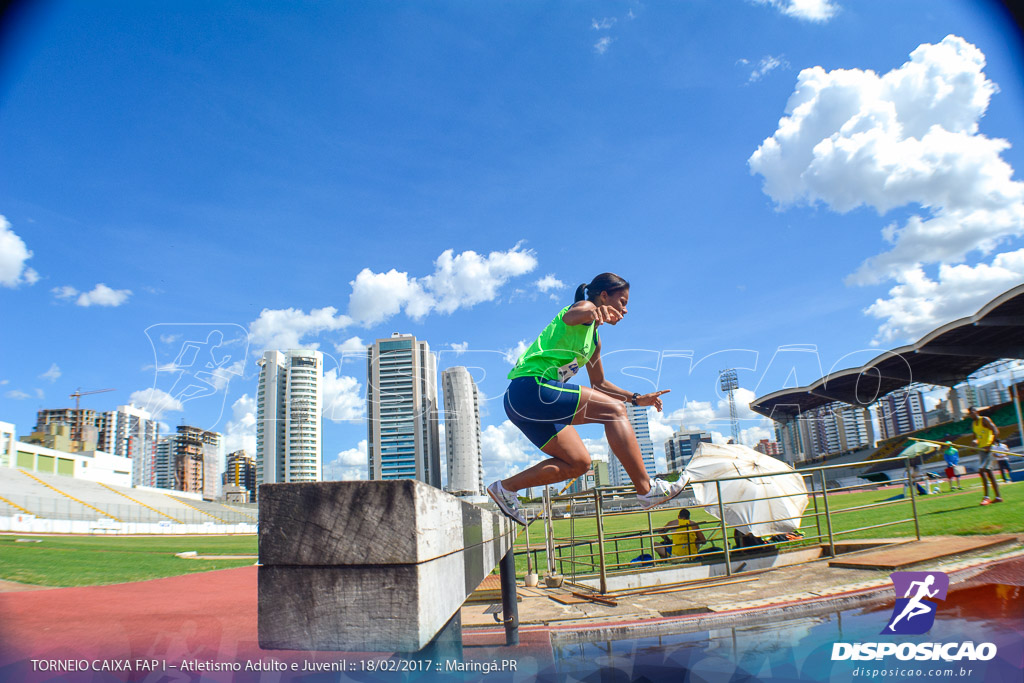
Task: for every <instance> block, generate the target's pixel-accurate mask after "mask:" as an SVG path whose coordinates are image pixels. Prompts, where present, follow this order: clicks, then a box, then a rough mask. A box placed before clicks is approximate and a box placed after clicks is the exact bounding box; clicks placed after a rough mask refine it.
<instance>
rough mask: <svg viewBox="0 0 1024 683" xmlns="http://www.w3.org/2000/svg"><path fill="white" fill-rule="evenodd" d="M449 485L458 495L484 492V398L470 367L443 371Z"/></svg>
mask: <svg viewBox="0 0 1024 683" xmlns="http://www.w3.org/2000/svg"><path fill="white" fill-rule="evenodd" d="M441 386H442V393H443V395H444V438H445V445H446V446H447V452H448V457H447V464H448V486H447V490H448V491H449V492H451V493H455V494H466V495H475V496H479V495H483V492H484V465H483V450H482V448H481V441H480V399H479V396H478V394H477V388H476V382H474V381H473V378H472V377H471V376H470V374H469V370H467V369H466V368H464V367H462V366H461V365H460V366H456V367H453V368H448V369H447V370H445V371H444V372H442V373H441Z"/></svg>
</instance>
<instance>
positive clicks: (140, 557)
mask: <svg viewBox="0 0 1024 683" xmlns="http://www.w3.org/2000/svg"><path fill="white" fill-rule="evenodd" d="M18 539H31V541H36V540H38V541H39V542H38V543H35V542H19V541H18ZM190 550H194V551H196V552H197V553H199V554H200V555H255V554H256V536H255V535H249V536H174V537H163V536H152V537H126V536H119V537H118V536H47V535H27V534H23V535H22V534H9V535H0V579H6V580H8V581H18V582H20V583H28V584H34V585H39V586H97V585H103V584H110V583H125V582H129V581H144V580H147V579H159V578H163V577H167V576H177V575H179V574H193V573H195V572H205V571H210V570H212V569H228V568H231V567H244V566H247V565H251V564H253V563H254V562H255V560H253V559H251V558H248V559H237V560H234V559H231V560H198V559H197V560H186V559H183V558H180V557H175V553H179V552H185V551H190Z"/></svg>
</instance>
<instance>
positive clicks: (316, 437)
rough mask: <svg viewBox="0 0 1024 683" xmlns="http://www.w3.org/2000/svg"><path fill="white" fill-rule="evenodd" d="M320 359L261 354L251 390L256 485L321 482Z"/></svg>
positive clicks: (300, 352)
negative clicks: (253, 394)
mask: <svg viewBox="0 0 1024 683" xmlns="http://www.w3.org/2000/svg"><path fill="white" fill-rule="evenodd" d="M323 376H324V357H323V354H322V353H320V352H319V351H312V350H309V349H296V350H292V351H267V352H266V353H264V354H263V358H262V359H261V360H260V381H259V386H258V388H257V389H256V483H257V484H271V483H288V482H301V481H321V480H322V479H323V469H322V465H321V453H322V449H323V445H322V440H323V432H322V430H321V411H322V409H323Z"/></svg>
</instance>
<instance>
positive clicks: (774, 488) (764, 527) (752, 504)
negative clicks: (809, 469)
mask: <svg viewBox="0 0 1024 683" xmlns="http://www.w3.org/2000/svg"><path fill="white" fill-rule="evenodd" d="M780 473H781V474H780ZM768 475H773V476H768ZM727 477H743V479H733V480H730V481H722V482H720V483H719V486H720V487H721V492H722V503H723V505H724V506H725V523H726V524H728V525H730V526H731V525H738V528H739V529H740V531H741V532H750V533H753V534H754V535H755V536H772V535H774V534H784V533H787V532H790V531H795V530H796V529H797V528H798V527H799V526H800V517H801V516H802V515H803V513H804V509H806V507H807V487H806V486H805V485H804V478H803V476H801V475H800V474H797V473H796V471H795V470H794V469H793V468H792V467H790V466H789V465H787V464H786V463H784V462H782V461H781V460H776V459H775V458H772V457H769V456H767V455H764V454H763V453H759V452H758V451H755V450H754V449H753V448H749V447H747V446H743V445H741V444H726V445H721V444H709V443H702V444H700V445H699V446H698V447H697V452H696V453H695V454H694V456H693V458H691V459H690V462H689V463H688V464H687V465H686V468H685V469H684V470H683V473H682V475H681V477H680V481H688V482H690V485H691V486H692V487H693V493H694V497H695V499H696V501H697V503H698V504H699V505H703V506H704V509H705V510H706V511H707V512H708V514H710V515H712V516H713V517H716V518H718V517H719V514H720V513H719V509H718V490H719V489H718V487H716V485H715V483H714V482H713V481H711V483H704V484H701V483H693V482H700V481H709V480H716V479H724V478H727ZM776 496H784V497H782V498H778V497H776ZM765 498H770V500H763V499H765Z"/></svg>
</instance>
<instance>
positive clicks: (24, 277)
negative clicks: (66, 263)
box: [0, 216, 39, 288]
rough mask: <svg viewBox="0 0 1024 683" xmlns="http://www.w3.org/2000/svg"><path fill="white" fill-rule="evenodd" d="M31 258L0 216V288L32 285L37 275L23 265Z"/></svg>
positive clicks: (22, 243)
mask: <svg viewBox="0 0 1024 683" xmlns="http://www.w3.org/2000/svg"><path fill="white" fill-rule="evenodd" d="M30 258H32V252H31V251H29V250H28V247H26V246H25V242H24V241H23V240H22V239H21V238H20V237H18V235H16V234H15V232H14V230H12V229H11V224H10V223H9V222H8V221H7V219H6V218H5V217H3V216H0V286H3V287H10V288H14V287H17V286H19V285H34V284H35V283H36V282H38V281H39V273H37V272H36V271H35V270H33V269H32V268H29V267H28V266H26V265H25V263H26V261H28V260H29V259H30Z"/></svg>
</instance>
